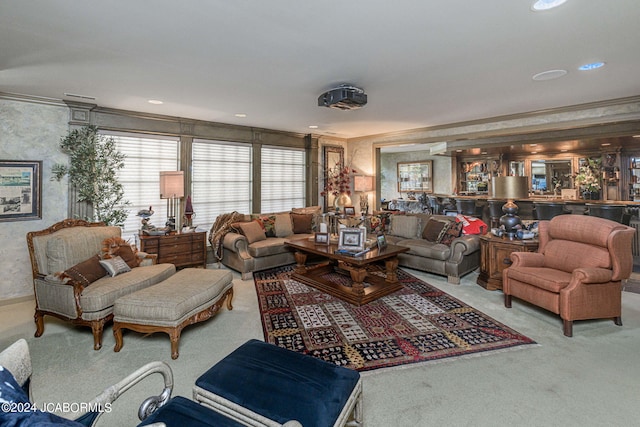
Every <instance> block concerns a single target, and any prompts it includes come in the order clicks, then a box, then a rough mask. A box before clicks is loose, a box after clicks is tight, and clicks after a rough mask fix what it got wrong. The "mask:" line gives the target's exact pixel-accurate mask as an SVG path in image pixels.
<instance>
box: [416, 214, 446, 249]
mask: <svg viewBox="0 0 640 427" xmlns="http://www.w3.org/2000/svg"><path fill="white" fill-rule="evenodd" d="M450 224H451V221H447V220H439V219H435V218H429V219H428V220H427V223H426V224H425V226H424V229H423V230H422V238H423V239H425V240H427V241H429V242H434V243H439V242H440V240H441V239H442V237H443V236H444V234H445V233H446V232H447V230H448V229H449V226H450Z"/></svg>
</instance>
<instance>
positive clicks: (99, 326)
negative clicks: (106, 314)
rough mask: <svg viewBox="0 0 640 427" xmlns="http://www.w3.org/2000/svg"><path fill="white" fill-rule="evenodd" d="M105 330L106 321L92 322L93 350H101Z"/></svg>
mask: <svg viewBox="0 0 640 427" xmlns="http://www.w3.org/2000/svg"><path fill="white" fill-rule="evenodd" d="M103 330H104V320H94V321H93V322H91V331H92V332H93V349H94V350H100V349H101V348H102V331H103Z"/></svg>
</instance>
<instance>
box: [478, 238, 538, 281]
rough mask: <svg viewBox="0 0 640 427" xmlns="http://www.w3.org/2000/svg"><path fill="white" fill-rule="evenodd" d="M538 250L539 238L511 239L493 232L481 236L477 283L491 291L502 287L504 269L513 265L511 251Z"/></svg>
mask: <svg viewBox="0 0 640 427" xmlns="http://www.w3.org/2000/svg"><path fill="white" fill-rule="evenodd" d="M537 250H538V239H527V240H509V239H508V238H502V237H496V236H494V235H493V234H485V235H483V236H480V274H479V275H478V280H477V281H476V283H477V284H478V285H480V286H482V287H483V288H486V289H487V290H489V291H495V290H496V289H502V270H504V269H505V268H507V267H509V266H510V265H511V258H510V256H511V253H512V252H535V251H537Z"/></svg>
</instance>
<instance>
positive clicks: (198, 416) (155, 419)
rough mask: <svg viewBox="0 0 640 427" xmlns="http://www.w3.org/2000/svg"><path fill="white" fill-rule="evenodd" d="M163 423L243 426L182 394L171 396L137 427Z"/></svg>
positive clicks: (195, 426) (173, 425) (196, 426)
mask: <svg viewBox="0 0 640 427" xmlns="http://www.w3.org/2000/svg"><path fill="white" fill-rule="evenodd" d="M154 423H164V424H165V425H166V426H167V427H244V424H240V423H239V422H237V421H235V420H233V419H231V418H227V417H226V416H224V415H222V414H219V413H217V412H216V411H212V410H211V409H209V408H205V407H204V406H202V405H198V404H197V403H196V402H194V401H193V400H189V399H186V398H184V397H182V396H177V397H174V398H172V399H171V400H170V401H169V403H167V404H166V405H163V406H162V407H161V408H160V409H158V410H157V411H156V412H154V413H153V414H151V416H150V417H148V418H147V419H145V420H144V421H143V422H141V423H140V424H138V427H142V426H148V425H151V424H154Z"/></svg>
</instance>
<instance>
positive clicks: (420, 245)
mask: <svg viewBox="0 0 640 427" xmlns="http://www.w3.org/2000/svg"><path fill="white" fill-rule="evenodd" d="M395 244H396V245H398V246H406V247H408V248H409V251H408V252H405V253H407V254H410V255H416V256H421V257H423V258H430V259H437V260H440V261H446V260H448V259H449V256H450V255H451V248H450V247H449V246H447V245H443V244H442V243H435V242H429V241H428V240H424V239H405V240H399V241H397V242H396V243H395Z"/></svg>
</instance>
